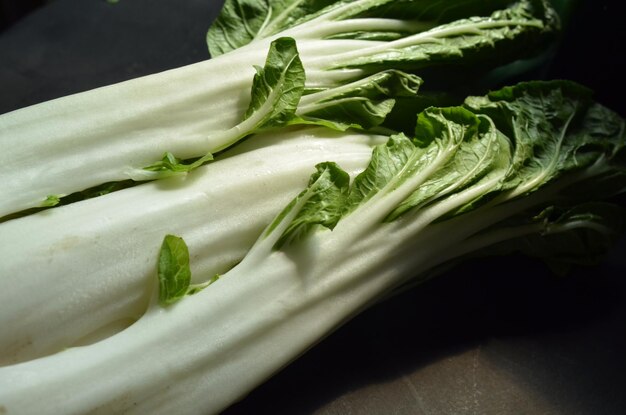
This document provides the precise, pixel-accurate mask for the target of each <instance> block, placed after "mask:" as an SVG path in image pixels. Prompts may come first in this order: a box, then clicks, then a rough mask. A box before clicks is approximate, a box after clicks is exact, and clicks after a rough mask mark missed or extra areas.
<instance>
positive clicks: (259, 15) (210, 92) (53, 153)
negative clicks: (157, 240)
mask: <svg viewBox="0 0 626 415" xmlns="http://www.w3.org/2000/svg"><path fill="white" fill-rule="evenodd" d="M396 3H397V2H390V1H389V0H359V1H357V2H346V1H321V2H282V1H280V2H279V1H269V2H243V3H242V4H239V3H238V2H236V1H228V2H227V3H226V5H225V8H224V11H223V13H222V15H221V16H220V18H219V19H218V21H217V22H216V23H215V25H214V26H213V28H212V29H211V31H210V33H209V36H208V38H209V43H210V47H211V51H212V53H213V55H214V58H213V59H210V60H207V61H205V62H200V63H197V64H193V65H190V66H186V67H182V68H179V69H174V70H170V71H166V72H163V73H160V74H155V75H151V76H147V77H143V78H139V79H135V80H131V81H126V82H123V83H120V84H116V85H111V86H107V87H103V88H99V89H96V90H92V91H88V92H84V93H79V94H75V95H72V96H68V97H63V98H60V99H56V100H53V101H50V102H46V103H41V104H38V105H34V106H31V107H28V108H24V109H20V110H16V111H13V112H10V113H8V114H4V115H2V116H0V146H2V148H3V152H2V155H1V156H0V175H1V176H2V177H3V182H4V183H3V184H4V185H3V187H2V190H1V193H0V217H5V216H8V215H12V214H15V213H17V212H20V211H23V210H26V209H29V208H36V207H40V206H51V205H55V204H58V203H60V202H61V201H62V199H63V197H66V196H67V195H72V194H75V193H76V192H82V191H85V190H87V189H93V188H97V187H98V186H101V185H103V184H105V183H110V182H117V181H123V180H129V179H131V180H152V179H156V178H160V177H166V176H170V175H172V174H184V173H185V172H186V171H188V170H190V169H193V168H196V167H197V166H199V165H200V164H202V163H204V162H208V161H210V160H211V159H212V157H213V153H215V152H219V151H221V150H223V149H225V148H227V147H228V146H230V145H232V144H234V143H236V142H237V141H239V140H240V139H242V138H244V137H246V136H248V135H250V134H254V133H256V132H259V131H262V130H265V129H267V128H270V127H276V126H280V125H283V124H293V123H318V124H319V123H322V124H325V125H327V126H331V127H333V128H340V129H345V128H347V127H355V126H357V127H363V128H369V127H371V126H375V125H377V124H379V123H380V122H381V121H382V119H383V118H384V116H385V114H387V113H388V112H389V111H390V110H391V108H392V106H393V102H394V101H393V100H394V98H396V97H397V96H403V95H406V94H409V95H410V94H413V95H414V94H415V93H416V92H417V88H418V86H419V85H420V84H421V80H420V79H419V78H417V77H416V76H415V75H409V74H407V73H404V72H400V71H411V72H421V71H425V70H427V69H428V68H439V67H442V66H450V67H457V66H466V67H469V66H474V67H476V66H479V67H487V68H488V67H492V66H495V65H498V64H503V63H507V62H510V61H512V60H515V59H519V58H521V57H524V56H527V55H529V54H533V53H536V52H537V51H540V50H543V48H544V46H545V45H546V44H547V43H549V42H548V40H550V39H551V38H553V37H554V33H555V31H556V29H557V27H558V22H557V19H556V17H555V14H554V12H553V10H552V9H551V8H550V7H548V6H547V5H546V4H545V3H544V2H543V1H539V0H537V1H531V0H521V1H519V2H517V3H513V4H510V5H509V3H508V2H502V1H489V2H479V1H469V2H462V3H460V4H459V5H458V6H454V7H450V8H449V7H447V6H446V7H443V6H442V5H441V2H439V1H435V0H429V1H421V0H420V1H418V0H412V1H403V2H400V3H401V4H402V7H404V8H407V10H410V13H406V14H402V13H400V12H399V9H398V7H397V6H398V4H396ZM259 5H265V6H263V7H265V8H263V7H261V8H262V9H263V10H260V11H259V10H256V7H257V6H259ZM250 7H252V8H253V9H254V12H253V13H252V12H251V13H249V12H248V11H249V8H250ZM239 11H243V13H244V14H243V15H238V14H237V13H238V12H239ZM263 13H265V14H263ZM272 17H273V18H274V19H272ZM296 17H297V18H296ZM247 19H250V20H247ZM263 21H265V22H266V23H267V24H266V25H265V26H263V25H262V24H261V26H259V22H263ZM242 28H258V29H259V30H260V31H259V32H258V33H256V34H254V33H251V34H253V39H248V38H246V39H241V38H240V37H241V34H240V33H241V30H242ZM261 29H262V30H261ZM233 39H237V40H236V41H234V40H233ZM292 39H295V40H296V42H297V48H296V44H295V43H294V42H293V40H292ZM225 51H228V53H225V54H221V53H223V52H225ZM218 55H219V56H218ZM263 61H266V64H265V66H264V67H263V68H257V71H258V72H257V73H256V75H255V69H254V67H255V66H257V67H258V66H260V65H262V63H263ZM253 78H254V79H255V81H254V82H253ZM363 91H367V93H364V94H363V93H362V92H363Z"/></svg>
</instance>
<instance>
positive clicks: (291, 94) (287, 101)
mask: <svg viewBox="0 0 626 415" xmlns="http://www.w3.org/2000/svg"><path fill="white" fill-rule="evenodd" d="M256 69H257V73H256V75H255V76H254V80H253V82H252V97H251V101H250V105H249V106H248V109H247V110H246V113H245V116H244V119H245V120H248V119H251V118H253V117H254V118H257V119H258V121H256V122H255V125H256V128H255V129H254V131H259V130H261V129H263V128H268V127H276V126H281V125H284V124H285V123H287V122H288V121H289V119H290V118H292V117H293V115H294V114H295V112H296V108H297V107H298V102H300V97H301V96H302V93H303V92H304V81H305V74H304V67H303V66H302V61H301V60H300V56H299V54H298V49H297V48H296V42H295V41H294V40H293V39H292V38H280V39H277V40H275V41H274V42H272V44H271V46H270V49H269V52H268V54H267V60H266V62H265V66H264V67H263V68H260V67H257V68H256Z"/></svg>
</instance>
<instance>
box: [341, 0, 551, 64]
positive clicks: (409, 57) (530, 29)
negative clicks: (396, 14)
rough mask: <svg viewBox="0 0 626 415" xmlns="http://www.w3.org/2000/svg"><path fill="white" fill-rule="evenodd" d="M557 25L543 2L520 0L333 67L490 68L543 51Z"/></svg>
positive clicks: (352, 57) (347, 57) (407, 38)
mask: <svg viewBox="0 0 626 415" xmlns="http://www.w3.org/2000/svg"><path fill="white" fill-rule="evenodd" d="M557 27H558V21H557V17H556V14H555V13H554V11H553V10H552V9H550V8H548V7H546V5H545V3H544V2H542V1H527V0H522V1H520V2H519V3H517V4H515V5H513V6H511V7H509V8H507V9H503V10H498V11H496V12H494V13H493V14H491V15H490V16H483V17H471V18H465V19H460V20H455V21H453V22H450V23H446V24H442V25H439V26H436V27H434V28H432V29H430V30H427V31H424V32H418V33H417V34H413V35H410V36H406V37H404V38H402V39H399V40H397V41H394V42H389V43H388V44H387V45H386V46H385V47H381V48H379V49H376V48H372V52H368V53H366V54H365V53H359V54H356V53H355V54H354V56H351V55H349V54H346V56H342V58H341V61H339V62H335V63H334V67H335V68H370V69H376V68H381V67H382V68H386V67H389V66H393V67H395V68H397V69H406V70H417V69H421V68H424V67H432V66H437V65H443V64H462V65H464V66H470V65H474V64H480V65H484V66H493V65H496V64H502V63H505V62H509V61H511V60H513V59H520V58H522V57H526V56H529V55H532V54H534V53H535V51H536V50H537V49H543V48H544V47H545V45H546V44H547V43H548V39H550V38H552V37H553V36H554V33H555V29H556V28H557ZM495 51H497V53H495Z"/></svg>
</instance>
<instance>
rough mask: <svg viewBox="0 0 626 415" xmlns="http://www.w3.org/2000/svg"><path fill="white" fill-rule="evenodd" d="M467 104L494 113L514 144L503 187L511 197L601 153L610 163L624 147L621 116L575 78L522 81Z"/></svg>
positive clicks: (497, 122) (500, 126)
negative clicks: (594, 100) (595, 101)
mask: <svg viewBox="0 0 626 415" xmlns="http://www.w3.org/2000/svg"><path fill="white" fill-rule="evenodd" d="M465 106H466V107H467V108H469V109H471V110H472V111H473V112H475V113H479V114H485V115H488V116H490V117H491V118H492V119H493V120H494V122H495V124H496V126H497V128H498V129H499V130H500V131H502V132H503V133H504V134H505V135H507V136H508V137H509V138H510V140H511V142H512V143H514V147H515V152H514V157H513V162H512V164H511V169H510V171H509V172H508V174H507V180H506V183H505V187H504V188H505V189H510V196H511V197H515V196H518V195H521V194H524V193H528V192H532V191H535V190H537V189H539V188H540V187H542V186H544V185H545V184H547V183H549V182H551V181H553V180H554V179H556V178H558V177H560V176H561V175H563V174H564V173H566V172H571V171H576V170H580V169H583V168H586V167H588V166H590V165H591V164H593V163H595V162H596V161H597V160H598V159H599V158H600V157H604V158H606V161H607V162H609V160H610V159H611V158H612V157H613V156H614V155H616V154H617V153H618V152H619V151H620V150H621V149H623V148H624V121H623V120H622V119H621V117H619V116H618V115H617V114H615V113H613V112H611V111H609V110H607V109H606V108H604V107H601V106H600V105H598V104H593V103H592V101H591V99H590V92H589V91H588V90H587V89H585V88H583V87H581V86H579V85H577V84H574V83H571V82H566V81H548V82H529V83H521V84H518V85H516V86H513V87H507V88H503V89H501V90H499V91H495V92H492V93H490V94H489V95H488V96H486V97H471V98H468V99H467V100H466V103H465ZM622 170H623V169H622Z"/></svg>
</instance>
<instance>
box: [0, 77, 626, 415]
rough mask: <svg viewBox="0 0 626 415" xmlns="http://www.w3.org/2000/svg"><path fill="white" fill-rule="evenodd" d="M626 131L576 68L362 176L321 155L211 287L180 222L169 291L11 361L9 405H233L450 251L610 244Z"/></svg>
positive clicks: (474, 111)
mask: <svg viewBox="0 0 626 415" xmlns="http://www.w3.org/2000/svg"><path fill="white" fill-rule="evenodd" d="M624 131H625V128H624V120H623V119H622V118H621V117H619V116H618V115H616V114H615V113H613V112H611V111H610V110H608V109H606V108H604V107H602V106H601V105H599V104H596V103H594V102H593V101H592V100H591V98H590V94H589V91H588V90H586V89H584V88H582V87H580V86H578V85H575V84H572V83H568V82H561V81H555V82H532V83H523V84H518V85H516V86H514V87H508V88H504V89H502V90H499V91H495V92H493V93H490V94H489V95H487V96H483V97H470V98H468V99H467V100H466V102H465V104H464V105H463V106H462V107H441V108H436V107H433V108H429V109H427V110H425V111H423V112H422V113H421V114H419V116H418V121H417V126H416V128H415V132H414V134H413V136H412V137H407V136H406V135H404V134H393V135H391V136H390V137H389V138H388V140H387V141H386V143H383V144H379V145H378V146H376V147H375V148H374V150H373V152H372V155H371V160H370V162H369V165H368V166H367V167H366V168H365V170H364V171H363V172H362V173H360V174H359V175H357V176H356V177H355V178H354V179H353V180H350V175H349V173H348V172H346V171H344V170H343V169H341V167H340V166H339V165H337V164H336V163H334V162H332V161H326V162H323V163H320V164H318V165H317V166H316V169H315V172H314V173H313V175H312V176H311V177H310V179H309V182H308V185H307V187H306V188H305V189H304V190H302V192H301V193H300V194H299V195H297V196H296V197H295V198H293V199H292V201H291V202H290V203H288V204H287V205H286V207H285V208H284V209H283V210H282V212H280V213H279V214H278V215H276V217H275V218H274V220H273V221H271V222H270V223H269V224H268V225H267V227H266V228H265V230H263V231H262V232H260V234H259V237H258V239H257V240H256V242H255V243H254V245H253V246H252V248H251V249H250V250H249V251H248V252H247V254H246V255H245V257H244V258H243V259H242V261H241V262H240V263H238V264H237V265H236V266H235V267H233V268H232V269H231V270H229V271H227V272H225V273H223V274H222V275H221V276H220V277H219V278H214V276H213V275H208V276H204V277H205V278H206V281H208V282H210V284H205V286H206V287H205V288H203V289H201V287H198V288H197V289H192V290H189V288H190V287H189V285H188V284H189V279H188V278H179V277H180V276H186V275H189V274H190V273H191V274H193V265H194V261H195V259H194V258H195V255H194V252H193V249H190V250H189V256H187V255H186V251H187V250H186V249H185V245H184V239H178V238H176V239H175V240H176V241H177V242H176V244H170V242H172V241H173V240H174V239H172V238H175V237H174V236H166V237H165V242H166V243H165V244H164V246H165V248H163V249H161V261H160V262H161V266H160V269H159V276H160V278H161V281H160V286H161V287H162V288H163V287H167V288H168V289H167V290H163V289H162V290H161V292H158V291H159V290H158V289H157V287H158V286H159V284H157V281H156V276H155V278H154V280H153V283H152V293H151V296H152V301H151V303H150V305H149V306H148V309H147V310H146V312H145V314H144V315H143V316H141V317H140V318H139V320H138V321H137V322H136V323H134V324H133V325H131V326H130V327H129V328H127V329H126V330H124V331H122V332H120V333H118V334H115V335H112V336H110V337H108V338H106V339H104V340H101V341H99V342H96V343H94V344H91V345H88V346H84V347H75V348H70V349H68V350H65V351H63V352H60V353H56V354H53V355H51V356H48V357H44V358H39V359H34V360H30V361H27V362H24V363H19V364H15V365H9V366H6V367H2V368H0V404H2V405H3V406H4V408H6V410H7V411H8V412H9V413H11V412H12V411H16V412H19V413H25V414H30V413H33V414H36V413H41V412H42V411H53V412H65V413H85V412H95V413H121V412H123V413H171V412H177V413H215V412H218V411H219V410H221V409H223V408H225V407H226V406H228V405H229V404H231V403H232V402H234V401H235V400H237V399H239V398H240V397H241V396H243V395H245V394H246V393H248V392H249V391H250V390H251V389H252V388H254V387H255V386H256V385H258V384H259V383H260V382H262V381H264V380H265V379H267V378H268V377H269V376H271V375H272V374H273V373H275V372H276V371H277V370H279V369H280V368H281V367H283V366H284V365H286V364H287V363H289V362H290V361H291V360H293V359H294V358H296V357H297V356H298V355H300V354H301V353H302V352H304V351H305V350H306V349H307V348H309V347H310V346H311V345H312V344H314V343H315V342H317V341H318V340H319V339H320V338H322V337H324V336H325V335H327V334H328V333H329V332H330V331H332V330H333V329H335V328H336V327H338V326H339V325H340V324H342V323H343V322H344V321H346V320H347V319H349V318H350V317H352V316H353V315H354V314H355V313H357V312H359V311H360V310H362V309H363V308H364V307H367V306H368V305H370V304H372V303H373V302H375V301H376V300H377V299H379V298H381V297H383V296H386V295H388V294H389V293H391V292H393V291H394V290H396V289H398V288H399V287H401V286H403V285H404V284H407V283H410V282H420V281H424V280H425V279H427V278H431V277H432V276H433V275H435V274H436V272H437V270H438V269H439V267H441V266H444V265H446V266H447V265H448V264H451V263H456V262H458V261H459V260H461V259H463V258H465V257H467V256H468V255H477V254H484V253H486V252H489V251H490V250H491V249H495V250H501V249H502V248H503V247H504V248H506V249H518V248H520V247H521V248H524V249H526V247H528V246H531V247H532V245H528V244H525V243H520V241H529V240H533V241H542V242H544V243H545V242H554V241H561V240H569V241H575V243H566V244H549V245H546V246H554V247H558V249H557V250H556V251H558V252H556V253H558V255H557V256H556V257H553V260H558V261H568V260H569V259H574V260H578V259H579V257H580V255H581V254H582V253H591V254H596V253H600V252H602V251H604V250H605V249H606V248H607V246H609V244H610V241H611V240H612V239H614V238H615V237H616V236H617V235H619V233H620V232H621V228H622V226H623V217H624V216H623V209H622V208H620V207H619V206H617V205H615V204H612V202H611V198H612V197H613V196H615V195H617V194H620V193H622V192H623V191H624V190H625V189H626V186H625V185H626V163H625V160H624V151H625V150H624V145H625V140H626V138H625V133H624ZM218 163H221V162H217V163H216V164H215V165H217V164H218ZM581 189H585V191H584V192H581V191H580V190H581ZM554 253H555V251H554V250H552V252H549V251H548V250H539V251H534V252H531V254H538V255H548V254H554ZM172 254H173V255H175V256H176V257H177V258H178V260H177V261H171V260H168V258H171V255H172ZM188 265H189V266H190V267H191V268H187V266H188ZM155 274H156V272H155ZM185 292H189V294H193V295H183V296H181V295H180V293H185ZM159 298H160V299H161V302H162V303H167V304H169V305H167V306H162V305H160V304H159V301H158V299H159ZM59 301H63V302H64V301H65V300H63V299H59ZM96 374H97V376H95V375H96ZM209 392H210V393H209ZM33 394H36V395H37V396H38V399H32V396H33Z"/></svg>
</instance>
